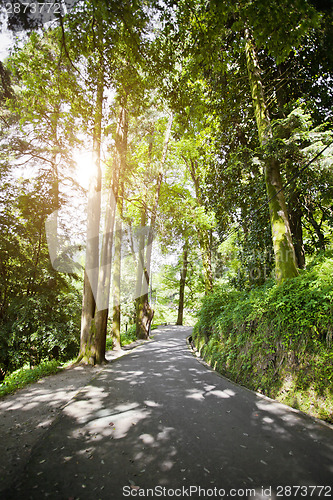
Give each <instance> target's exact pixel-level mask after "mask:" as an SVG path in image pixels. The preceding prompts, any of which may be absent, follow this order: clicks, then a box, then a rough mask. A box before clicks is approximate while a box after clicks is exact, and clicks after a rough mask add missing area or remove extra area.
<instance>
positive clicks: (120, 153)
mask: <svg viewBox="0 0 333 500" xmlns="http://www.w3.org/2000/svg"><path fill="white" fill-rule="evenodd" d="M127 131H128V115H127V111H126V109H125V107H122V108H121V110H120V114H119V120H118V126H117V132H116V141H115V142H116V146H115V150H114V159H113V177H112V188H111V187H110V189H109V196H108V202H107V209H106V214H105V217H106V220H105V231H104V235H103V243H102V250H101V261H100V270H99V281H98V293H97V311H96V319H95V322H96V363H98V364H100V363H104V362H106V359H105V350H106V348H105V345H106V335H107V324H108V316H109V300H110V284H111V266H112V245H113V235H114V233H113V230H114V222H115V212H116V205H117V203H118V202H119V192H118V191H119V177H120V173H121V172H123V171H124V170H125V168H126V149H127ZM115 241H116V246H115V263H114V265H115V266H117V264H116V260H117V227H116V234H115ZM119 279H120V278H119ZM119 287H120V284H119ZM119 289H120V288H119ZM119 328H120V327H119ZM118 340H119V342H118V343H119V346H120V333H119V339H118Z"/></svg>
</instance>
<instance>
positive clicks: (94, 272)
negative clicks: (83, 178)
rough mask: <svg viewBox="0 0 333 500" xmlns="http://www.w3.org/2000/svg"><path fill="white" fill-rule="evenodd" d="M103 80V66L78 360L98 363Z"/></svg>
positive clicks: (95, 140) (98, 86) (96, 124)
mask: <svg viewBox="0 0 333 500" xmlns="http://www.w3.org/2000/svg"><path fill="white" fill-rule="evenodd" d="M103 93H104V79H103V69H102V70H101V72H100V74H99V76H98V81H97V98H96V111H95V119H94V130H93V155H92V164H93V165H92V168H93V174H92V176H91V179H90V184H89V191H88V211H87V247H86V265H85V271H84V283H83V301H82V316H81V338H80V352H79V357H78V361H80V362H82V363H88V364H95V363H96V347H95V335H96V325H95V308H96V301H95V297H96V295H97V283H98V270H99V224H100V211H101V134H102V112H103Z"/></svg>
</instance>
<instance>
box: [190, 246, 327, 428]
mask: <svg viewBox="0 0 333 500" xmlns="http://www.w3.org/2000/svg"><path fill="white" fill-rule="evenodd" d="M332 313H333V256H332V254H331V253H328V252H326V254H321V255H319V256H318V258H317V259H316V260H315V261H314V262H313V263H312V264H311V265H310V266H309V267H308V269H307V270H306V271H303V272H301V274H300V275H299V276H298V277H296V278H294V279H290V280H287V281H285V282H284V283H283V284H282V285H280V286H276V285H275V284H274V283H273V282H267V283H266V285H265V286H262V287H259V288H257V289H252V290H251V291H249V292H239V291H236V290H233V289H230V288H220V289H218V290H216V291H215V292H214V293H213V294H211V295H209V296H207V297H206V298H205V300H204V303H203V306H202V309H201V314H200V319H199V322H198V323H197V325H196V327H195V329H194V334H193V337H194V341H195V343H196V345H197V347H198V348H199V349H200V350H201V354H202V355H203V356H204V357H205V359H206V360H207V361H208V362H209V363H210V364H211V365H213V366H214V367H215V368H216V369H218V370H219V371H220V372H221V373H223V374H225V375H226V376H228V377H230V378H232V379H234V380H236V381H238V382H240V383H242V384H244V385H246V386H247V387H249V388H251V389H254V390H257V391H260V392H263V393H265V394H267V395H269V396H271V397H274V398H277V399H279V400H281V401H284V402H287V403H288V404H291V405H292V406H295V407H297V408H301V409H303V410H304V411H310V410H311V412H312V414H314V415H315V416H320V417H321V418H325V419H327V420H329V421H333V375H332V374H333V352H332V335H333V315H332Z"/></svg>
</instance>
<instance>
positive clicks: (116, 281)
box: [112, 193, 123, 349]
mask: <svg viewBox="0 0 333 500" xmlns="http://www.w3.org/2000/svg"><path fill="white" fill-rule="evenodd" d="M117 205H118V214H117V218H116V230H115V248H114V262H113V315H112V336H113V342H114V345H115V347H116V348H117V349H119V348H120V346H121V342H120V291H121V290H120V282H121V241H122V220H121V218H122V211H123V200H122V193H120V197H119V198H118V203H117Z"/></svg>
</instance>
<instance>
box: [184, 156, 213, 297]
mask: <svg viewBox="0 0 333 500" xmlns="http://www.w3.org/2000/svg"><path fill="white" fill-rule="evenodd" d="M183 159H184V161H185V164H186V166H187V169H188V171H189V172H190V175H191V177H192V181H193V183H194V189H195V197H196V200H197V202H198V205H199V206H200V207H202V206H203V202H202V199H201V189H200V179H199V176H198V175H197V168H196V166H197V165H196V162H194V161H193V160H191V161H187V160H186V158H184V157H183ZM197 232H198V240H199V245H200V250H201V257H202V266H203V272H204V281H205V294H208V293H210V292H212V290H213V273H212V251H211V242H210V235H209V232H208V230H206V229H204V228H202V227H197Z"/></svg>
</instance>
